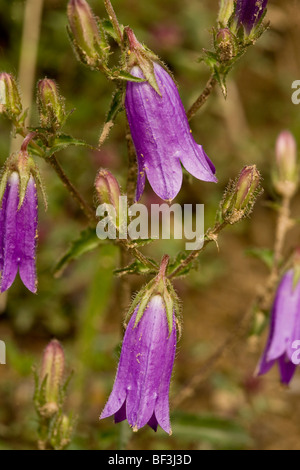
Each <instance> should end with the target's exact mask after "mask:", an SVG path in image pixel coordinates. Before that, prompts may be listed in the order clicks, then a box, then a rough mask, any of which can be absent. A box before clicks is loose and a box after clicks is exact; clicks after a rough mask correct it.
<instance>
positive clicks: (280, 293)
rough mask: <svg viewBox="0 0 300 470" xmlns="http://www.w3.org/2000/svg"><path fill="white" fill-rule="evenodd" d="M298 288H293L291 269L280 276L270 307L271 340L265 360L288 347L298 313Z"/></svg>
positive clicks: (271, 358)
mask: <svg viewBox="0 0 300 470" xmlns="http://www.w3.org/2000/svg"><path fill="white" fill-rule="evenodd" d="M299 292H300V290H299V289H293V270H290V271H288V272H287V273H286V274H285V275H284V276H283V278H282V280H281V283H280V285H279V287H278V289H277V294H276V298H275V302H274V305H273V309H272V322H273V325H272V329H273V333H272V340H271V342H270V345H269V347H268V352H267V361H271V360H273V359H277V358H279V357H280V356H282V355H283V354H284V353H285V352H286V351H287V349H288V346H289V344H290V342H291V339H292V336H293V330H294V324H295V318H296V315H297V314H298V303H299Z"/></svg>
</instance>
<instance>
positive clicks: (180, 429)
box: [173, 411, 252, 450]
mask: <svg viewBox="0 0 300 470" xmlns="http://www.w3.org/2000/svg"><path fill="white" fill-rule="evenodd" d="M173 423H174V425H173V433H174V435H175V436H176V437H177V438H178V439H182V440H184V441H187V442H197V443H199V442H201V441H202V442H203V441H204V442H208V443H210V444H212V445H213V446H214V448H217V449H234V450H237V449H244V448H246V447H247V446H250V445H251V444H252V440H251V438H250V436H249V435H248V434H247V432H246V430H245V429H244V428H243V427H242V426H240V425H239V424H237V423H236V422H234V421H233V420H230V419H224V418H219V417H216V416H214V415H195V414H190V413H184V412H179V411H177V412H176V413H174V415H173Z"/></svg>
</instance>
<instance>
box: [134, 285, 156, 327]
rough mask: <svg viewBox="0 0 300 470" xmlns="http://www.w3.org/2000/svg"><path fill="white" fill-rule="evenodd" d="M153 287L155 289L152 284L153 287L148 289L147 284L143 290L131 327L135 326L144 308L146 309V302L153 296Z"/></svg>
mask: <svg viewBox="0 0 300 470" xmlns="http://www.w3.org/2000/svg"><path fill="white" fill-rule="evenodd" d="M154 289H155V285H153V287H152V288H151V289H149V285H148V289H147V290H146V291H145V293H144V295H143V298H142V299H141V302H140V305H139V308H138V311H137V314H136V317H135V322H134V326H133V328H136V327H137V325H138V323H139V321H140V320H141V318H142V316H143V315H144V313H145V310H146V309H147V307H148V304H149V302H150V299H151V297H152V296H153V290H154Z"/></svg>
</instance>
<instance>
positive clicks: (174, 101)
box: [125, 62, 217, 201]
mask: <svg viewBox="0 0 300 470" xmlns="http://www.w3.org/2000/svg"><path fill="white" fill-rule="evenodd" d="M153 65H154V74H155V78H156V82H157V85H158V88H159V90H160V93H161V96H160V95H159V94H158V93H157V91H155V90H154V88H153V87H152V86H151V85H150V84H149V83H148V81H147V82H143V83H136V82H128V83H127V90H126V99H125V107H126V112H127V117H128V122H129V126H130V130H131V135H132V139H133V142H134V145H135V150H136V154H137V160H138V182H137V191H136V200H139V199H140V197H141V195H142V194H143V191H144V187H145V180H146V175H147V178H148V180H149V183H150V185H151V186H152V189H153V190H154V192H155V193H156V194H157V195H158V196H159V197H160V198H161V199H164V200H166V201H170V200H172V199H174V197H175V196H176V195H177V194H178V192H179V191H180V188H181V185H182V168H181V163H182V164H183V166H184V167H185V169H186V170H187V171H188V172H189V173H190V174H191V175H193V176H194V177H195V178H198V179H200V180H203V181H212V182H217V179H216V177H215V176H214V174H215V167H214V165H213V164H212V162H211V161H210V159H209V158H208V156H207V155H206V154H205V152H204V150H203V148H202V146H201V145H198V144H196V142H195V140H194V139H193V136H192V133H191V132H192V131H191V130H190V126H189V123H188V120H187V117H186V114H185V110H184V107H183V104H182V102H181V99H180V96H179V93H178V90H177V87H176V85H175V83H174V81H173V80H172V78H171V76H170V75H169V74H168V73H167V72H166V70H165V69H164V68H163V67H162V66H161V65H159V64H158V63H156V62H153ZM130 73H131V75H133V76H135V77H138V78H144V75H143V72H142V70H141V68H140V67H139V66H137V65H136V66H134V67H133V68H132V69H131V70H130Z"/></svg>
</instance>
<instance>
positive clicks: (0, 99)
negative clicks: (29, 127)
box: [0, 72, 22, 118]
mask: <svg viewBox="0 0 300 470" xmlns="http://www.w3.org/2000/svg"><path fill="white" fill-rule="evenodd" d="M21 112H22V103H21V98H20V94H19V90H18V86H17V83H16V80H15V79H14V77H13V76H12V75H10V74H9V73H5V72H2V73H0V113H4V114H6V115H7V117H9V118H15V117H17V116H19V115H20V114H21Z"/></svg>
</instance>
